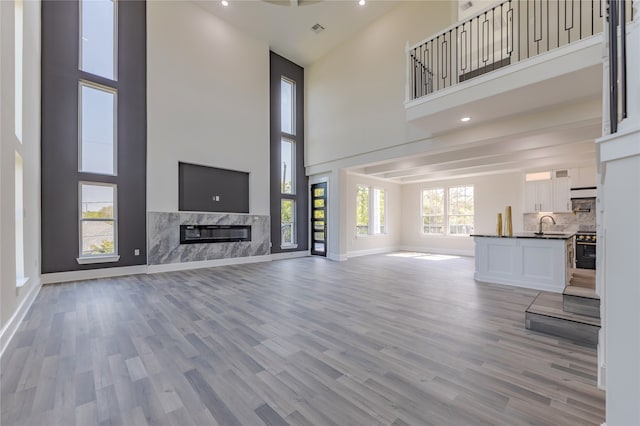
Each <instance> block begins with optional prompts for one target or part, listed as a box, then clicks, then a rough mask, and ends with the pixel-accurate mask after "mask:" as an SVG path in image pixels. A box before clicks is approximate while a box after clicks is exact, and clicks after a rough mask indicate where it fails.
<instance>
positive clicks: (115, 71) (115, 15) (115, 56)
mask: <svg viewBox="0 0 640 426" xmlns="http://www.w3.org/2000/svg"><path fill="white" fill-rule="evenodd" d="M112 1H113V79H110V78H109V77H105V76H103V75H99V74H94V73H92V72H89V71H86V70H84V69H82V3H83V0H80V1H79V2H78V12H79V13H78V20H79V24H78V28H79V31H78V69H79V70H80V71H82V72H85V73H87V74H91V75H95V76H96V77H100V78H104V79H106V80H111V81H118V0H112Z"/></svg>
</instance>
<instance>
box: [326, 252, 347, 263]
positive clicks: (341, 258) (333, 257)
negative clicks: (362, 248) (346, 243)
mask: <svg viewBox="0 0 640 426" xmlns="http://www.w3.org/2000/svg"><path fill="white" fill-rule="evenodd" d="M327 259H329V260H335V261H336V262H344V261H346V260H347V259H348V257H347V255H346V254H333V253H327Z"/></svg>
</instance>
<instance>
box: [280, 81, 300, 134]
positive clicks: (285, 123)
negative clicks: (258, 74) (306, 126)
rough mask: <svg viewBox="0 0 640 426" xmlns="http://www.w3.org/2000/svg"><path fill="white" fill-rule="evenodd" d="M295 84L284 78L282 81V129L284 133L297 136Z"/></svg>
mask: <svg viewBox="0 0 640 426" xmlns="http://www.w3.org/2000/svg"><path fill="white" fill-rule="evenodd" d="M295 99H296V84H295V82H293V81H291V80H289V79H288V78H285V77H283V78H282V79H280V126H281V127H280V129H281V130H282V133H288V134H290V135H295V133H296V132H295V124H296V120H295V102H296V101H295Z"/></svg>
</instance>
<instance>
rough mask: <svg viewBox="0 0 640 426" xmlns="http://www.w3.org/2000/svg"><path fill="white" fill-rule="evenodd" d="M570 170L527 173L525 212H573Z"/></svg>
mask: <svg viewBox="0 0 640 426" xmlns="http://www.w3.org/2000/svg"><path fill="white" fill-rule="evenodd" d="M569 175H570V173H569V171H568V170H556V171H553V172H552V171H545V172H537V173H526V174H525V182H524V200H525V205H524V212H525V213H540V212H555V213H566V212H571V194H570V190H571V187H572V184H571V181H570V177H569Z"/></svg>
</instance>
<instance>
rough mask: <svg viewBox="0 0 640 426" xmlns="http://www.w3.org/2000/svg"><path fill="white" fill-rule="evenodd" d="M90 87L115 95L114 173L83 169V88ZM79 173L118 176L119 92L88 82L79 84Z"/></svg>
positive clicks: (84, 81) (83, 81)
mask: <svg viewBox="0 0 640 426" xmlns="http://www.w3.org/2000/svg"><path fill="white" fill-rule="evenodd" d="M83 87H88V88H91V89H94V90H101V91H103V92H108V93H111V94H112V95H113V173H99V172H95V171H92V170H84V169H83V167H82V88H83ZM78 171H79V172H80V173H91V174H95V175H101V176H118V91H117V90H116V89H114V88H113V87H109V86H104V85H102V84H98V83H94V82H91V81H87V80H80V81H79V82H78Z"/></svg>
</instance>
